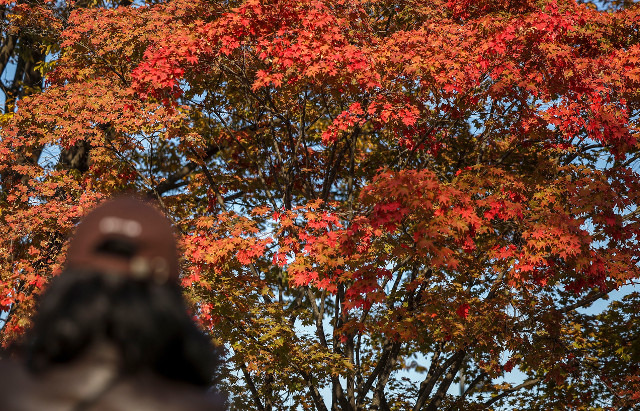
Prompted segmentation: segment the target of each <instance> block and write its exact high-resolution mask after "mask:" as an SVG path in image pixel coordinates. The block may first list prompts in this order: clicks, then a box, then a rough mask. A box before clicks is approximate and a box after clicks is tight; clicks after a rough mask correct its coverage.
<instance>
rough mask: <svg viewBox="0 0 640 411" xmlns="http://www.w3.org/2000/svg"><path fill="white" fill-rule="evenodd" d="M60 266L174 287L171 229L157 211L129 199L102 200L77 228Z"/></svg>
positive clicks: (176, 270)
mask: <svg viewBox="0 0 640 411" xmlns="http://www.w3.org/2000/svg"><path fill="white" fill-rule="evenodd" d="M66 268H67V269H92V270H95V271H101V272H104V273H105V274H118V275H124V276H128V277H132V278H136V279H145V278H150V279H153V280H155V281H157V282H159V283H164V282H167V281H170V282H174V283H177V281H178V275H179V271H180V270H179V264H178V252H177V247H176V240H175V237H174V230H173V227H172V226H171V223H170V222H169V220H168V219H167V217H165V216H164V215H163V214H162V213H161V212H160V211H159V210H158V209H156V208H155V207H154V206H152V205H151V204H149V203H147V202H144V201H142V200H140V199H137V198H135V197H121V198H116V199H112V200H109V201H106V202H104V203H102V204H101V205H100V206H98V207H97V208H95V209H94V210H93V211H91V212H90V213H89V214H87V215H86V216H85V217H84V219H82V220H81V221H80V224H78V227H77V228H76V232H75V234H74V236H73V238H72V239H71V243H70V244H69V251H68V253H67V261H66Z"/></svg>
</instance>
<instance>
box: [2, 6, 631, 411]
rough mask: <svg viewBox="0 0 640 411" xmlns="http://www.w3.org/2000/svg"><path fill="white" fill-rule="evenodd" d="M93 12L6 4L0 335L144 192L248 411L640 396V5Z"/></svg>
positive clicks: (623, 403) (573, 404)
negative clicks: (168, 223)
mask: <svg viewBox="0 0 640 411" xmlns="http://www.w3.org/2000/svg"><path fill="white" fill-rule="evenodd" d="M85 3H86V4H85ZM85 3H82V4H80V2H78V3H70V4H66V3H60V2H51V1H18V2H10V1H8V0H3V1H2V3H1V4H2V7H3V8H2V10H3V18H4V22H5V25H4V28H3V30H4V31H3V35H4V37H3V43H2V49H1V50H0V64H1V66H0V68H2V70H6V69H7V67H9V66H11V64H10V61H11V59H13V60H14V61H15V62H17V69H16V73H17V74H16V75H15V78H17V79H18V80H16V81H15V88H14V89H8V88H7V85H6V84H4V90H3V91H4V92H5V93H6V96H8V97H7V99H6V101H7V105H6V106H5V114H4V116H3V117H2V131H1V137H0V138H1V140H0V178H1V181H0V184H1V189H0V213H1V214H0V234H1V235H0V311H2V312H4V318H6V323H5V324H4V326H3V327H2V329H1V331H0V338H2V341H4V342H5V343H7V342H8V341H11V340H12V339H14V338H17V336H19V335H20V334H21V333H22V331H23V330H24V329H25V327H28V325H29V318H30V316H31V314H32V313H33V311H34V309H35V304H36V303H35V301H36V299H37V295H38V294H39V293H40V292H41V290H42V288H43V287H44V286H45V285H46V283H47V281H48V279H50V278H51V276H54V275H56V274H57V273H59V272H60V270H61V267H62V266H63V264H64V255H65V250H66V247H67V239H68V238H69V236H70V235H71V234H72V233H73V229H74V225H75V224H76V223H77V221H78V220H79V218H81V217H82V216H83V215H84V214H86V212H87V211H88V210H89V209H90V208H91V207H92V206H94V205H95V204H97V203H99V202H100V201H101V200H102V199H104V198H106V197H108V196H111V195H113V194H115V193H120V192H125V191H135V192H138V193H145V194H146V195H148V196H151V197H153V198H155V199H156V200H157V201H158V204H159V205H160V207H161V208H162V209H163V210H164V211H165V212H166V213H167V214H168V215H169V216H170V217H171V218H172V219H173V221H174V223H175V225H176V227H177V229H178V231H179V237H180V243H181V246H182V250H183V257H184V258H183V262H182V264H183V274H182V284H183V286H184V287H185V293H186V295H187V297H188V299H189V301H190V303H191V304H192V308H193V311H194V315H196V316H197V317H198V318H199V320H200V322H201V323H202V325H203V327H204V328H205V329H206V330H208V331H209V332H210V333H211V335H212V338H214V339H215V341H217V342H218V343H219V344H221V345H222V346H223V347H224V348H225V352H226V358H227V359H228V361H227V363H226V366H225V369H224V370H223V383H222V384H223V388H222V390H226V391H227V392H229V393H230V406H231V408H232V409H249V408H250V409H258V410H268V409H282V410H286V409H299V408H305V409H306V408H309V409H316V410H328V409H342V410H361V409H379V410H390V409H398V410H406V409H413V410H421V409H426V410H436V409H498V408H507V409H514V408H519V409H532V410H534V409H540V410H548V409H556V408H557V409H631V408H632V407H633V406H634V405H636V404H638V403H639V402H640V394H639V393H640V366H639V361H640V341H639V339H638V336H639V332H640V331H639V330H640V329H639V328H638V326H639V325H640V317H639V314H638V310H637V307H638V304H640V294H639V293H638V292H632V293H630V294H628V295H627V296H626V297H624V298H622V299H620V300H618V301H613V302H610V303H602V302H601V301H605V300H607V296H608V294H609V293H610V292H611V291H613V290H616V289H618V288H620V287H622V286H625V285H629V284H637V282H638V278H639V277H640V269H639V267H638V263H639V259H640V248H639V247H638V235H639V234H640V210H638V208H637V207H638V204H639V202H640V175H639V174H638V169H639V167H638V166H639V160H640V142H639V141H638V126H639V124H638V119H639V113H640V33H639V29H640V8H639V7H637V6H634V5H633V4H629V2H613V3H612V4H614V3H615V4H614V5H616V6H617V7H616V9H615V10H613V9H612V10H608V11H602V10H598V9H597V8H596V7H595V6H593V5H590V4H580V3H576V2H574V1H570V0H539V1H534V0H498V1H496V0H491V1H489V0H474V1H471V0H449V1H445V0H430V1H417V0H405V1H391V0H368V1H367V0H349V1H344V0H337V1H336V0H331V1H329V0H295V1H293V0H246V1H216V0H167V1H162V2H158V3H155V2H152V3H148V4H137V3H135V2H134V3H130V2H121V3H120V4H117V3H109V4H106V3H105V4H103V3H97V2H93V3H92V2H85ZM12 39H13V40H12ZM12 41H13V46H11V44H12V43H11V42H12ZM16 47H17V48H19V50H18V49H16ZM16 50H18V51H16ZM20 61H22V63H20ZM36 62H37V63H38V64H35V63H36ZM14 64H16V63H14ZM21 64H22V66H21ZM21 67H22V68H21ZM27 68H28V69H27ZM20 70H22V71H20ZM29 70H31V71H29ZM27 72H28V73H33V75H32V76H31V77H25V74H24V73H27ZM20 73H23V74H20ZM18 74H20V76H18ZM43 79H44V84H43V83H42V82H43ZM43 85H44V87H43ZM40 89H43V90H44V91H40ZM592 304H600V305H603V304H607V306H606V307H605V309H603V310H600V311H601V312H595V313H594V312H593V311H588V310H585V308H588V307H589V306H591V305H592ZM406 370H412V373H413V374H411V375H413V376H415V375H417V376H418V377H420V381H419V382H418V383H415V382H413V381H412V380H411V379H410V378H408V375H409V374H408V373H407V372H406ZM514 370H519V371H520V374H521V375H523V376H524V377H523V379H522V381H521V383H512V384H510V383H508V382H505V381H504V376H505V375H506V374H508V373H510V372H512V371H514ZM460 380H462V381H460ZM458 383H460V384H461V387H462V390H461V392H460V394H459V395H454V392H455V391H456V390H453V389H452V387H453V386H454V385H455V384H458Z"/></svg>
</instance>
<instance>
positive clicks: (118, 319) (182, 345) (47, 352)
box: [23, 271, 219, 386]
mask: <svg viewBox="0 0 640 411" xmlns="http://www.w3.org/2000/svg"><path fill="white" fill-rule="evenodd" d="M103 341H106V342H109V343H112V344H113V345H114V346H115V347H117V349H119V351H120V353H121V356H122V365H123V369H122V372H124V373H134V372H137V371H142V370H147V371H151V372H154V373H156V374H158V375H161V376H163V377H166V378H170V379H174V380H179V381H183V382H187V383H190V384H194V385H199V386H211V385H212V384H213V383H214V376H215V369H216V366H217V364H218V361H219V356H218V354H217V352H216V350H215V349H214V347H213V345H212V344H211V342H210V341H209V338H208V337H207V336H206V335H205V334H204V333H203V332H202V331H201V330H200V329H199V328H198V326H197V325H196V324H195V323H194V322H193V320H192V318H191V317H190V316H189V314H188V311H187V308H186V305H185V302H184V299H183V297H182V294H181V291H180V288H179V286H177V285H174V284H171V283H165V284H157V283H155V282H154V281H153V280H136V279H132V278H130V277H125V276H120V275H105V274H102V273H98V272H84V271H72V272H65V273H63V274H61V275H59V276H58V277H56V278H54V279H52V281H51V283H50V285H49V288H48V289H47V290H46V291H45V293H44V294H43V295H42V298H41V299H40V306H39V310H38V313H37V314H36V316H35V319H34V324H33V328H32V329H31V331H30V335H28V338H27V343H26V346H24V347H23V350H24V354H25V355H26V360H27V366H28V367H29V368H30V369H31V370H32V371H33V372H41V371H43V370H45V369H46V368H47V367H49V366H50V365H52V364H56V363H64V362H69V361H72V360H74V359H75V358H77V357H78V356H79V355H81V354H82V353H83V352H84V351H85V350H86V349H87V348H88V347H90V346H91V345H92V344H94V343H98V342H103Z"/></svg>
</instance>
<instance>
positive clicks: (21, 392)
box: [0, 359, 38, 410]
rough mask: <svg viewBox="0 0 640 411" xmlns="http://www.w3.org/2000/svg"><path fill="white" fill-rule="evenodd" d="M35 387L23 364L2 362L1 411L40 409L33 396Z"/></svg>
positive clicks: (0, 366) (0, 367)
mask: <svg viewBox="0 0 640 411" xmlns="http://www.w3.org/2000/svg"><path fill="white" fill-rule="evenodd" d="M35 385H36V383H35V382H34V380H33V378H32V376H31V374H30V373H29V372H28V371H27V369H26V367H25V366H24V364H23V363H22V362H20V361H17V360H13V359H1V360H0V410H31V409H34V410H35V409H38V408H37V404H35V403H34V398H33V395H32V394H33V391H34V387H35Z"/></svg>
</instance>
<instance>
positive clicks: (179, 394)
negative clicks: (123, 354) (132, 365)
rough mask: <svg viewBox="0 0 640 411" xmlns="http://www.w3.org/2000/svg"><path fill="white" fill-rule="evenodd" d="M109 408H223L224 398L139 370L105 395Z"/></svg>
mask: <svg viewBox="0 0 640 411" xmlns="http://www.w3.org/2000/svg"><path fill="white" fill-rule="evenodd" d="M104 403H105V405H107V404H109V406H108V407H107V408H108V409H123V410H129V409H131V410H133V409H135V410H140V411H146V410H157V411H165V410H167V411H168V410H185V411H189V410H192V411H200V410H202V411H205V410H206V411H223V410H226V408H225V405H224V399H223V398H222V397H221V396H219V395H215V394H213V393H210V392H207V391H206V390H205V389H203V388H198V387H195V386H193V385H189V384H184V383H181V382H178V381H173V380H167V379H164V378H160V377H157V376H155V375H152V374H147V373H140V374H136V375H132V376H129V377H127V378H126V379H125V380H124V381H122V382H121V383H119V384H117V385H116V386H114V387H113V389H112V390H110V392H109V393H108V394H107V395H106V396H105V398H104Z"/></svg>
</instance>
